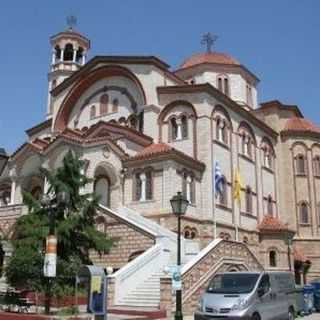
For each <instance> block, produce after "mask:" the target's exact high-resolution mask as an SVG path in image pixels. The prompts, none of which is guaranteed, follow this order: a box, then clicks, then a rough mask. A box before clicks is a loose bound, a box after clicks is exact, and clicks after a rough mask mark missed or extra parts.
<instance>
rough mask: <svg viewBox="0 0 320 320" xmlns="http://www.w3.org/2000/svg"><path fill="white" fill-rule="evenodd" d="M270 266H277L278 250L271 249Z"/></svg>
mask: <svg viewBox="0 0 320 320" xmlns="http://www.w3.org/2000/svg"><path fill="white" fill-rule="evenodd" d="M269 266H270V267H276V266H277V252H276V251H275V250H270V251H269Z"/></svg>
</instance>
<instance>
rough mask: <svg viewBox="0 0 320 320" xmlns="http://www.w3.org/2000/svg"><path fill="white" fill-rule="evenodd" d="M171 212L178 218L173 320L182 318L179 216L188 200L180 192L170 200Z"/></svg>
mask: <svg viewBox="0 0 320 320" xmlns="http://www.w3.org/2000/svg"><path fill="white" fill-rule="evenodd" d="M170 203H171V207H172V212H173V213H174V214H175V215H176V216H177V218H178V235H177V240H178V242H177V269H178V270H177V272H178V273H179V274H178V278H179V280H180V285H179V287H178V288H177V290H176V313H175V316H174V318H175V320H182V319H183V314H182V292H181V273H180V266H181V216H183V215H184V214H185V213H186V210H187V207H188V204H189V201H188V200H187V199H186V198H185V197H184V196H183V195H182V193H181V192H178V193H177V194H176V195H175V196H173V197H172V199H171V200H170Z"/></svg>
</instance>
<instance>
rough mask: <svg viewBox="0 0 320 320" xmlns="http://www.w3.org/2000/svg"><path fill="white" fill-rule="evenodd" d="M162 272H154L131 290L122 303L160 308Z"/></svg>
mask: <svg viewBox="0 0 320 320" xmlns="http://www.w3.org/2000/svg"><path fill="white" fill-rule="evenodd" d="M162 275H163V274H162V273H161V272H156V273H153V274H152V275H151V276H149V277H148V278H147V279H145V280H144V282H143V283H141V284H139V285H138V286H137V287H136V288H135V289H133V290H132V291H130V292H129V293H128V294H127V295H126V296H125V297H124V298H123V300H122V301H121V303H120V305H124V306H137V307H147V308H155V309H157V308H159V302H160V277H161V276H162Z"/></svg>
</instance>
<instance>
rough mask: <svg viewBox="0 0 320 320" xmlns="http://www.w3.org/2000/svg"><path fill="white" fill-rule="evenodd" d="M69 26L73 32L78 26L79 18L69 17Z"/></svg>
mask: <svg viewBox="0 0 320 320" xmlns="http://www.w3.org/2000/svg"><path fill="white" fill-rule="evenodd" d="M67 25H68V26H69V30H73V28H74V27H75V26H76V25H77V17H76V16H73V15H70V16H67Z"/></svg>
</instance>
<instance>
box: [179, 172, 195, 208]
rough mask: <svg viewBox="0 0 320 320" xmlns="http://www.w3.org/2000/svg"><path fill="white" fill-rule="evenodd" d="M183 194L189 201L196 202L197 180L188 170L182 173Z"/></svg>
mask: <svg viewBox="0 0 320 320" xmlns="http://www.w3.org/2000/svg"><path fill="white" fill-rule="evenodd" d="M182 194H183V195H184V196H185V197H186V199H187V200H188V201H189V203H195V198H196V197H195V181H194V177H193V175H192V174H190V173H187V172H186V171H185V172H183V174H182Z"/></svg>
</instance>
